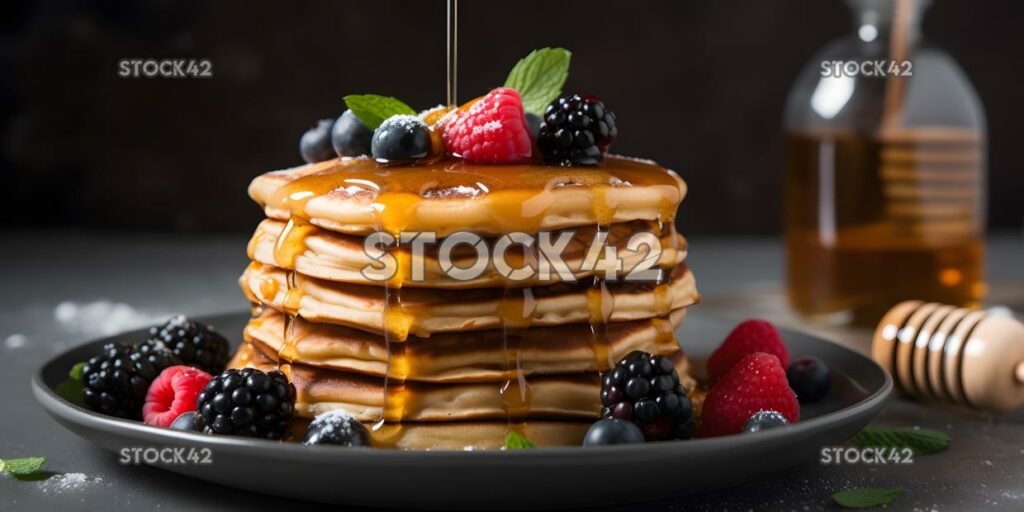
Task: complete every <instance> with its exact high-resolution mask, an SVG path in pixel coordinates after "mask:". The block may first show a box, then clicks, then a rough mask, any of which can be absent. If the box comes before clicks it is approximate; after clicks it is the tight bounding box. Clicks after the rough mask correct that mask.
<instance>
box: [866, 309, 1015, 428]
mask: <svg viewBox="0 0 1024 512" xmlns="http://www.w3.org/2000/svg"><path fill="white" fill-rule="evenodd" d="M871 357H872V358H873V359H874V360H875V361H876V362H878V364H880V365H882V366H883V367H884V368H885V369H887V370H889V373H891V374H892V376H893V380H894V381H895V383H896V385H897V386H898V387H899V388H900V389H902V390H903V391H904V392H905V393H907V394H908V395H910V396H913V397H915V398H920V399H924V400H935V401H941V402H950V403H955V404H960V405H966V406H968V407H973V408H976V409H981V410H986V411H992V412H1006V411H1010V410H1013V409H1016V408H1017V407H1019V406H1022V405H1024V324H1022V323H1021V322H1020V321H1018V320H1017V319H1015V318H1013V316H1011V315H1004V314H994V313H991V312H988V311H981V310H971V309H967V308H958V307H955V306H947V305H944V304H938V303H935V302H922V301H919V300H912V301H906V302H901V303H899V304H897V305H896V306H894V307H893V308H892V309H890V310H889V312H888V313H886V314H885V317H883V318H882V321H881V322H880V323H879V324H878V328H877V329H876V330H875V337H874V340H873V341H872V343H871Z"/></svg>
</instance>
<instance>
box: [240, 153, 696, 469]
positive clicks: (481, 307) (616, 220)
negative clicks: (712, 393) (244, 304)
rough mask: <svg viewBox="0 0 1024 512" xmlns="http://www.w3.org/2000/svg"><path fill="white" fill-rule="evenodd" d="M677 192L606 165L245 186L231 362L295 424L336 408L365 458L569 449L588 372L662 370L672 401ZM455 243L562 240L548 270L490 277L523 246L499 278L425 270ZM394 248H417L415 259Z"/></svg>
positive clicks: (369, 168)
mask: <svg viewBox="0 0 1024 512" xmlns="http://www.w3.org/2000/svg"><path fill="white" fill-rule="evenodd" d="M685 191H686V188H685V184H684V183H683V181H682V180H681V179H680V178H679V177H678V176H677V175H676V174H675V173H672V172H671V171H668V170H665V169H663V168H661V167H659V166H657V165H655V164H653V163H651V162H645V161H640V160H636V159H627V158H621V157H608V158H607V159H605V161H604V162H602V163H601V165H599V166H597V167H588V168H569V169H567V168H560V167H547V166H539V165H502V166H494V165H490V166H485V165H472V164H468V163H465V162H463V161H460V160H441V161H436V162H429V163H423V164H418V165H415V166H386V167H385V166H381V165H379V164H377V163H375V162H373V161H370V160H366V159H352V160H348V159H346V160H331V161H328V162H321V163H317V164H311V165H306V166H302V167H298V168H294V169H287V170H284V171H275V172H271V173H267V174H264V175H262V176H259V177H257V178H256V179H255V180H254V181H253V182H252V184H251V185H250V187H249V194H250V196H251V197H252V198H253V199H254V200H255V201H256V202H257V203H258V204H259V205H260V206H261V207H263V208H264V211H265V213H266V215H267V217H268V218H267V219H266V220H264V221H263V222H262V223H261V224H260V225H259V227H258V228H257V230H256V233H255V235H254V236H253V238H252V240H251V241H250V243H249V247H248V254H249V257H250V259H251V260H252V264H250V266H249V267H248V268H247V269H246V271H245V273H244V274H243V275H242V277H241V280H240V282H241V285H242V289H243V291H244V292H245V294H246V296H247V297H248V298H249V299H250V300H251V301H252V302H253V303H254V304H256V305H257V306H258V307H257V308H255V311H256V314H255V315H254V317H253V319H252V320H251V321H250V323H249V325H248V326H247V327H246V329H245V341H246V343H245V344H244V345H243V346H242V347H241V348H240V349H239V351H238V353H237V354H236V355H235V357H234V359H233V361H232V366H233V367H242V366H253V367H257V368H261V369H265V370H267V369H273V368H281V369H282V371H284V372H285V373H286V374H287V375H288V377H289V379H290V380H291V381H292V382H293V383H294V384H295V386H296V390H297V402H296V411H297V413H298V415H299V416H300V417H303V418H306V419H310V418H313V417H315V416H316V415H318V414H320V413H323V412H327V411H330V410H335V409H343V410H345V411H347V412H348V413H350V414H351V415H353V416H354V417H355V418H357V419H359V420H360V421H362V422H364V423H366V424H367V425H368V426H370V427H371V434H372V437H373V441H374V444H375V445H377V446H392V447H397V448H435V449H451V448H455V449H464V448H473V449H478V448H498V447H501V446H502V443H503V441H504V439H505V437H506V435H507V433H508V432H509V431H517V432H518V433H520V434H523V435H525V436H526V437H527V438H529V439H530V440H531V441H533V442H535V443H537V444H538V445H561V444H578V443H579V442H580V440H581V439H582V436H583V434H584V432H585V431H586V429H587V427H588V426H589V424H590V423H591V422H593V421H594V420H595V419H597V418H598V416H599V413H600V410H601V402H600V373H601V372H603V371H606V370H608V369H609V368H610V367H611V366H613V365H614V363H615V362H616V361H618V360H619V359H621V358H622V357H623V356H625V355H626V354H628V353H629V352H631V351H633V350H642V351H645V352H650V353H653V354H663V355H666V356H669V357H670V358H672V360H673V361H674V363H675V365H676V368H677V369H678V370H679V373H680V378H681V380H682V382H683V383H684V385H687V387H692V383H693V381H692V379H691V378H690V377H689V375H688V372H687V364H688V363H687V361H686V358H685V356H684V355H683V353H682V351H681V350H680V347H679V344H678V343H677V341H676V339H675V336H674V332H675V330H676V328H677V327H678V326H679V325H681V323H682V321H683V317H684V315H685V308H686V307H687V306H689V305H691V304H693V303H695V302H696V301H697V299H698V295H697V291H696V287H695V284H694V280H693V276H692V274H691V273H690V271H689V268H688V267H687V266H686V264H685V262H684V259H685V255H686V243H685V240H683V239H682V237H681V236H679V235H678V234H677V233H676V232H675V229H674V226H673V224H672V220H673V219H674V217H675V211H676V208H677V207H678V205H679V203H680V202H681V201H682V199H683V196H684V195H685ZM459 232H470V233H473V234H475V235H478V236H479V237H481V239H482V242H481V245H484V246H486V247H488V248H494V247H495V244H496V243H497V241H498V240H499V239H500V238H501V237H503V236H505V235H508V234H510V233H517V234H525V235H530V236H532V235H536V234H538V233H540V232H547V233H549V234H550V240H552V241H555V240H560V239H563V238H559V237H564V240H568V241H567V242H566V243H565V244H564V247H563V248H562V249H561V251H560V252H559V254H560V256H561V258H562V260H561V261H562V262H563V263H564V265H561V266H558V265H554V266H553V270H552V271H551V272H550V273H549V275H543V273H539V272H526V271H524V272H519V273H517V274H510V272H509V270H510V268H511V269H520V268H523V269H533V270H537V269H540V268H544V265H543V263H544V262H545V261H548V260H547V259H545V258H544V257H543V256H542V255H540V253H538V252H537V251H536V250H535V249H536V248H537V247H538V244H537V243H534V244H533V246H530V247H527V246H524V245H522V244H518V245H516V244H514V245H510V246H509V249H508V251H507V253H506V258H505V260H506V261H507V263H508V264H507V266H506V265H498V264H496V263H495V262H494V261H493V259H491V258H487V259H481V260H479V261H480V262H482V263H479V264H478V265H477V267H473V265H474V264H476V263H478V259H477V258H478V254H477V252H476V250H475V249H474V247H473V246H471V245H469V244H461V245H455V246H454V249H452V250H451V252H450V255H451V257H450V258H445V257H444V256H445V255H446V254H447V250H444V249H442V248H441V247H443V242H444V240H445V239H446V238H452V237H453V235H454V234H456V233H459ZM380 233H385V234H388V235H392V236H393V237H394V239H395V240H398V241H392V240H383V241H381V240H378V238H377V237H378V236H379V234H380ZM402 233H406V234H409V233H431V234H433V235H434V236H436V243H431V244H426V245H424V247H425V249H424V250H423V251H417V250H415V249H414V244H412V243H409V241H408V240H407V241H406V242H405V243H402V242H401V241H400V240H401V238H402V237H401V235H402ZM563 233H564V235H563ZM639 233H646V235H643V236H640V235H638V234H639ZM595 239H596V240H597V241H604V244H603V245H602V244H597V243H595ZM638 240H640V241H641V242H638ZM631 241H632V242H635V243H632V244H631ZM642 241H646V242H647V243H643V242H642ZM651 242H653V243H651ZM652 245H653V247H651V246H652ZM605 247H608V249H605ZM453 265H454V267H453ZM614 266H620V269H621V271H620V273H619V275H618V279H611V278H608V274H607V273H606V272H605V270H607V269H609V268H613V267H614ZM460 269H462V270H465V271H462V272H460ZM466 269H469V270H466ZM644 269H649V270H648V271H647V273H646V277H645V278H644V279H639V280H632V279H630V280H627V279H624V276H625V275H626V274H628V273H629V272H630V271H636V272H640V271H641V270H644ZM453 270H454V271H453ZM634 277H635V276H634Z"/></svg>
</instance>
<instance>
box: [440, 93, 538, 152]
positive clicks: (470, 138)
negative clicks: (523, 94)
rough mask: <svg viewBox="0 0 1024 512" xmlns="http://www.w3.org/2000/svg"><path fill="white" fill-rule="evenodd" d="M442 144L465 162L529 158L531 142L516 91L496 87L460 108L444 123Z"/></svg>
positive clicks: (520, 101)
mask: <svg viewBox="0 0 1024 512" xmlns="http://www.w3.org/2000/svg"><path fill="white" fill-rule="evenodd" d="M467 106H468V108H467ZM444 145H445V147H446V148H448V152H449V153H451V154H453V155H455V156H458V157H461V158H462V159H463V160H466V161H467V162H475V163H482V164H507V163H514V162H521V161H523V160H526V159H528V158H530V156H532V155H533V141H532V140H531V139H530V129H529V128H528V127H527V124H526V115H525V114H524V113H523V102H522V100H521V99H520V98H519V93H518V92H516V91H515V89H509V88H507V87H499V88H497V89H494V90H493V91H491V92H489V93H487V95H486V96H484V97H482V98H480V99H478V100H476V101H475V102H473V103H471V104H468V105H466V106H463V107H462V108H460V109H459V110H458V111H456V112H455V114H454V117H453V118H452V119H450V120H448V121H447V122H445V123H444Z"/></svg>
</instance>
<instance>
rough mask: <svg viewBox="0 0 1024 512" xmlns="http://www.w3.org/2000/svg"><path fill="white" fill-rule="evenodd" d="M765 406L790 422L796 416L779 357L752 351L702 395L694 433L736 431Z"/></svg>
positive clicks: (706, 434) (796, 406) (793, 397)
mask: <svg viewBox="0 0 1024 512" xmlns="http://www.w3.org/2000/svg"><path fill="white" fill-rule="evenodd" d="M767 410H772V411H778V412H779V413H780V414H782V416H783V417H785V418H786V420H788V421H789V422H790V423H796V422H797V421H799V420H800V404H799V403H798V402H797V400H796V394H795V393H793V390H792V389H789V381H787V380H786V369H785V368H783V367H782V364H781V363H779V358H778V357H775V356H774V355H772V354H766V353H764V352H755V353H753V354H750V355H748V356H746V357H744V358H743V360H742V361H740V362H739V363H738V364H736V366H734V367H733V368H732V370H729V373H727V374H725V376H724V377H722V379H721V380H719V381H718V383H717V384H715V385H714V386H712V387H711V391H709V392H708V395H707V397H706V398H705V399H704V407H703V410H702V414H701V417H702V421H701V426H700V429H699V431H698V435H699V436H700V437H713V436H724V435H729V434H738V433H740V431H741V430H742V429H743V424H744V423H746V422H747V420H748V419H750V417H751V416H753V415H754V413H757V412H758V411H767Z"/></svg>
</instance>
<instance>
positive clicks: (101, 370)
mask: <svg viewBox="0 0 1024 512" xmlns="http://www.w3.org/2000/svg"><path fill="white" fill-rule="evenodd" d="M178 364H181V359H179V358H178V356H176V355H174V353H172V352H171V351H169V350H166V349H161V348H156V347H142V346H138V345H128V344H114V343H108V344H106V345H104V346H103V350H102V353H100V354H99V355H97V356H94V357H93V358H92V359H89V361H88V362H87V363H85V367H84V368H82V382H83V383H84V385H85V390H84V391H83V393H82V396H83V398H84V399H85V404H86V405H88V406H89V408H90V409H92V410H94V411H97V412H101V413H103V414H108V415H110V416H117V417H119V418H128V419H133V420H139V419H142V404H143V403H144V402H145V401H146V392H147V391H148V390H149V385H150V384H151V383H152V382H153V380H154V379H156V378H157V376H158V375H160V372H162V371H163V370H164V368H167V367H169V366H174V365H178Z"/></svg>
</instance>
